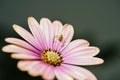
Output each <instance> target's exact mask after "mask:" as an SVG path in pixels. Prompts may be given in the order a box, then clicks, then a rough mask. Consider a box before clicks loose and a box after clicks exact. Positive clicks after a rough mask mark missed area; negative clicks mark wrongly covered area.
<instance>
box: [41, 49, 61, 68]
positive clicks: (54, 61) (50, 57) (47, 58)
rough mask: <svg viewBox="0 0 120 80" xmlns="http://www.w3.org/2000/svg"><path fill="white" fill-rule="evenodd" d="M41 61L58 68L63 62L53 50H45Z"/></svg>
mask: <svg viewBox="0 0 120 80" xmlns="http://www.w3.org/2000/svg"><path fill="white" fill-rule="evenodd" d="M41 59H42V60H43V61H44V62H46V63H48V64H51V65H54V66H58V65H60V63H61V62H62V60H61V56H60V55H59V54H58V53H56V52H53V51H51V50H45V51H44V52H43V53H42V56H41Z"/></svg>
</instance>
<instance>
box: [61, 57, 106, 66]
mask: <svg viewBox="0 0 120 80" xmlns="http://www.w3.org/2000/svg"><path fill="white" fill-rule="evenodd" d="M103 62H104V61H103V59H100V58H96V57H91V58H77V57H73V58H68V59H65V58H64V60H63V63H68V64H74V65H97V64H102V63H103Z"/></svg>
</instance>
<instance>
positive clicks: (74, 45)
mask: <svg viewBox="0 0 120 80" xmlns="http://www.w3.org/2000/svg"><path fill="white" fill-rule="evenodd" d="M88 46H89V42H88V41H86V40H83V39H77V40H74V41H72V42H70V43H69V44H68V45H67V47H65V48H64V49H63V50H61V51H60V53H61V55H62V56H63V55H64V56H67V55H69V54H70V52H71V51H72V50H74V51H76V50H79V49H83V48H85V47H88Z"/></svg>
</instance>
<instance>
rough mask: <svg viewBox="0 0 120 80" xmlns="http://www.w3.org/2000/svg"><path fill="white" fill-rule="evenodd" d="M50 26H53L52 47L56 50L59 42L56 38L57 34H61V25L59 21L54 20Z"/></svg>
mask: <svg viewBox="0 0 120 80" xmlns="http://www.w3.org/2000/svg"><path fill="white" fill-rule="evenodd" d="M52 26H53V27H54V39H53V41H54V42H53V49H54V50H57V48H58V46H59V43H60V41H59V40H58V36H59V35H60V34H62V29H63V25H62V23H61V22H60V21H58V20H55V21H54V22H53V24H52Z"/></svg>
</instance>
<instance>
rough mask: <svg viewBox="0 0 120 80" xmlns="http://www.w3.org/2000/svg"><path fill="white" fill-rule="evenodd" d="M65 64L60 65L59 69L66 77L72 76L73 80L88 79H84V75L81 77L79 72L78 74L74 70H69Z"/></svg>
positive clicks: (85, 79)
mask: <svg viewBox="0 0 120 80" xmlns="http://www.w3.org/2000/svg"><path fill="white" fill-rule="evenodd" d="M66 65H67V64H61V67H60V68H61V69H62V70H63V71H64V72H65V73H66V74H68V75H70V76H72V77H73V78H74V79H75V80H88V78H87V77H86V75H83V74H82V73H81V72H78V71H76V70H74V69H73V68H71V69H70V68H69V67H68V66H70V65H68V66H66Z"/></svg>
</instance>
